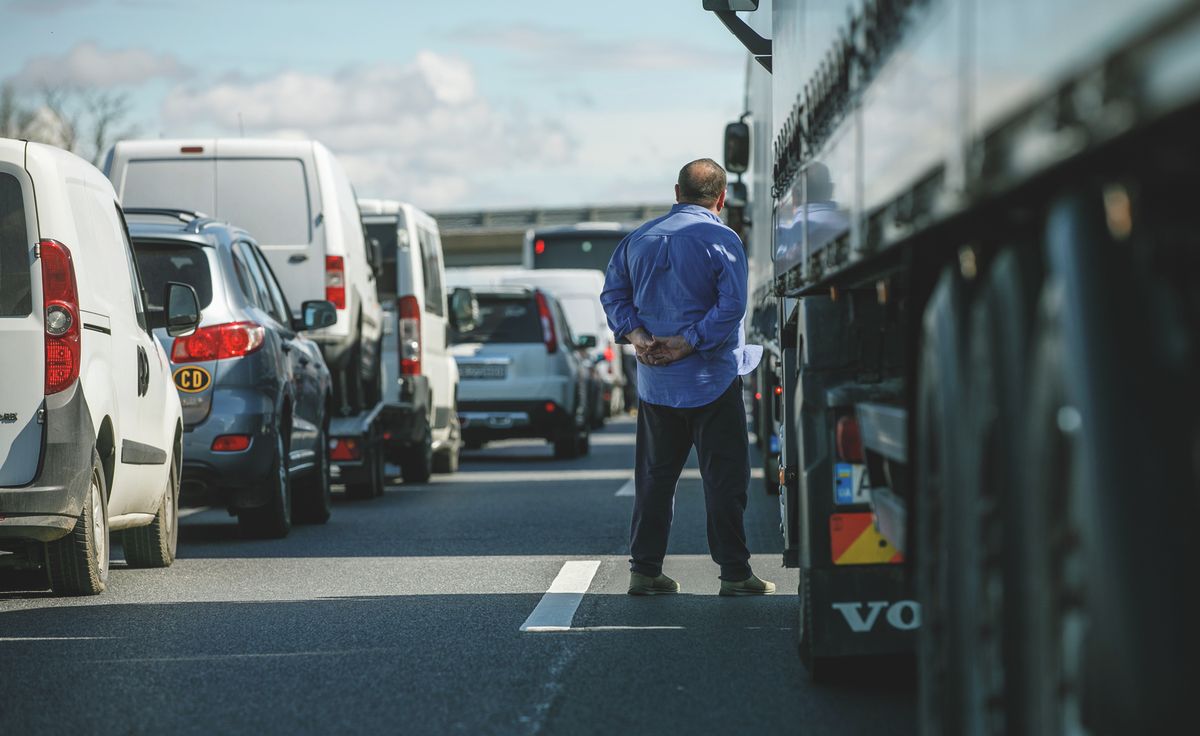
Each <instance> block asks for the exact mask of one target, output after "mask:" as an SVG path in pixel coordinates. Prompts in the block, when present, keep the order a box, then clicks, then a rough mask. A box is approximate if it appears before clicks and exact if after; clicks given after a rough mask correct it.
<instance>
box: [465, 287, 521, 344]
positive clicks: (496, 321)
mask: <svg viewBox="0 0 1200 736" xmlns="http://www.w3.org/2000/svg"><path fill="white" fill-rule="evenodd" d="M476 298H477V300H478V301H479V321H478V322H477V323H476V325H475V329H473V330H471V331H469V332H459V331H457V330H452V334H451V336H450V338H451V342H455V343H463V342H495V343H523V342H541V341H542V321H541V319H539V318H538V311H537V303H536V302H534V300H533V297H530V296H528V295H525V294H512V295H508V294H478V295H477V296H476Z"/></svg>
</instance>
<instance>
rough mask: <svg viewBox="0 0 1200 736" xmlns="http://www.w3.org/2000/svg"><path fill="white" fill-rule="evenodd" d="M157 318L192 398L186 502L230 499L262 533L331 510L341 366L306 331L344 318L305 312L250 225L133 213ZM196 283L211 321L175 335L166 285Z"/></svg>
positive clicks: (316, 305) (152, 316) (186, 416)
mask: <svg viewBox="0 0 1200 736" xmlns="http://www.w3.org/2000/svg"><path fill="white" fill-rule="evenodd" d="M126 214H127V216H128V217H129V219H130V221H131V223H130V236H131V238H132V241H133V248H134V253H135V255H136V257H137V264H138V269H139V270H140V271H141V276H142V281H143V283H144V285H145V289H146V295H145V301H146V305H147V316H148V319H149V321H150V326H151V327H152V328H153V330H154V334H155V336H156V337H157V338H158V339H159V340H160V341H161V342H162V344H163V347H164V348H165V350H166V353H167V355H168V356H169V357H170V362H171V372H172V375H173V376H174V380H175V386H176V388H177V389H178V390H179V397H180V402H181V403H182V405H183V422H184V434H183V475H182V489H181V492H180V498H181V500H182V501H183V502H185V503H190V504H203V505H219V506H224V507H226V508H227V509H228V510H229V512H230V513H231V514H236V515H237V517H238V523H239V525H240V526H242V527H243V529H244V530H245V531H247V532H248V533H249V534H251V535H253V536H263V537H282V536H285V535H287V533H288V531H289V530H290V529H291V525H292V519H293V518H295V520H296V521H297V522H308V523H323V522H325V521H326V520H327V519H328V518H329V514H330V492H329V463H328V460H327V454H326V449H327V447H326V443H327V438H328V426H329V425H328V421H329V405H330V394H331V391H332V387H331V381H330V376H329V370H328V369H327V368H326V366H325V362H324V360H322V358H321V352H320V350H319V349H318V347H317V345H316V344H315V343H313V342H312V341H311V340H308V339H306V338H304V337H303V336H301V335H300V334H299V331H300V330H308V329H315V328H319V327H322V326H324V325H327V324H330V323H332V321H333V320H334V319H335V318H336V313H335V312H334V308H333V305H332V304H330V303H329V302H325V301H311V302H305V303H304V304H303V305H301V306H302V308H301V312H300V313H301V314H302V317H301V318H299V319H294V318H293V317H292V311H291V309H290V305H289V304H288V303H287V300H286V298H285V297H284V296H283V291H282V290H281V289H280V288H279V283H278V281H277V280H276V278H275V275H274V274H273V273H272V272H271V267H270V266H269V265H267V261H266V259H265V258H264V257H263V254H262V252H261V251H260V250H259V248H258V245H257V244H256V243H255V241H254V238H253V237H252V236H251V235H250V234H249V233H247V232H246V231H244V230H241V229H240V228H237V227H235V226H233V225H229V224H226V223H222V222H217V221H215V220H212V219H209V218H207V217H204V216H202V215H199V214H196V213H191V212H183V211H174V210H140V209H131V210H126ZM171 282H180V283H185V284H188V285H190V286H192V287H193V288H194V289H195V290H196V295H197V296H198V297H199V301H200V307H201V310H202V318H201V321H200V326H199V328H197V329H196V331H195V332H194V333H193V334H191V335H189V336H187V337H177V338H172V337H169V336H168V335H167V331H166V325H165V324H163V305H162V303H161V302H162V299H163V296H162V295H163V294H164V290H165V288H166V285H167V284H168V283H171Z"/></svg>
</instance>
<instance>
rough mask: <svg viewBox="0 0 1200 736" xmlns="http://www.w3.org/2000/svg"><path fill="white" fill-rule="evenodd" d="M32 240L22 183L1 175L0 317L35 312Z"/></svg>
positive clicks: (19, 315)
mask: <svg viewBox="0 0 1200 736" xmlns="http://www.w3.org/2000/svg"><path fill="white" fill-rule="evenodd" d="M29 240H30V239H29V232H28V228H27V227H26V224H25V201H24V198H23V197H22V196H21V183H20V182H19V181H17V179H16V177H14V176H12V175H10V174H0V317H24V316H26V315H28V314H29V313H30V312H32V311H33V300H32V296H31V294H30V288H31V286H30V278H29V268H30V260H29Z"/></svg>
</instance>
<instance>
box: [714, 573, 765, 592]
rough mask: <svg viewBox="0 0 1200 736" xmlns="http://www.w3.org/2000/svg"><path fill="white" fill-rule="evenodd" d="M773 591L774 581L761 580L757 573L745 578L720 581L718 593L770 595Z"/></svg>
mask: <svg viewBox="0 0 1200 736" xmlns="http://www.w3.org/2000/svg"><path fill="white" fill-rule="evenodd" d="M774 592H775V583H769V582H767V581H766V580H761V579H759V577H758V576H757V575H751V576H750V577H748V578H746V579H745V580H739V581H738V582H736V583H735V582H732V581H730V580H722V581H721V593H720V595H771V594H772V593H774Z"/></svg>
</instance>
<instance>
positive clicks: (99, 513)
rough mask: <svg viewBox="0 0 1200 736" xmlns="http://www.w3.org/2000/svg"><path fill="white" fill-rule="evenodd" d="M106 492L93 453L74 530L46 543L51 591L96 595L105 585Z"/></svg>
mask: <svg viewBox="0 0 1200 736" xmlns="http://www.w3.org/2000/svg"><path fill="white" fill-rule="evenodd" d="M108 546H109V534H108V489H107V488H106V486H105V483H104V467H103V466H102V465H101V464H100V454H99V453H97V452H96V451H95V450H92V473H91V480H90V482H89V484H88V491H87V495H86V496H85V497H84V499H83V510H82V511H81V512H80V514H79V518H78V519H77V520H76V521H75V528H74V529H72V530H71V533H70V534H68V535H67V536H65V537H63V538H62V539H56V540H55V541H53V542H48V543H47V544H46V572H47V573H48V574H49V576H50V589H51V590H53V591H54V592H55V593H58V594H59V595H96V594H97V593H101V592H103V591H104V588H105V586H107V584H108Z"/></svg>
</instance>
